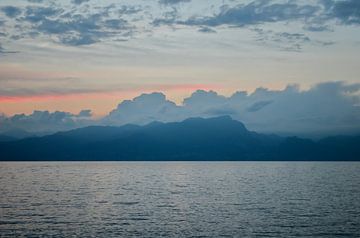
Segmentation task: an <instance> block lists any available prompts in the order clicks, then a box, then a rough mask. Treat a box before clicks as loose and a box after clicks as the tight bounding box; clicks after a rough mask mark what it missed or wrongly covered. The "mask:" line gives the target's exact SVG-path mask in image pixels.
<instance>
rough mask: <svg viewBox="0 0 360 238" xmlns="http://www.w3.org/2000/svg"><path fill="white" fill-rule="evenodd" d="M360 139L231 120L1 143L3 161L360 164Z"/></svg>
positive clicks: (102, 129)
mask: <svg viewBox="0 0 360 238" xmlns="http://www.w3.org/2000/svg"><path fill="white" fill-rule="evenodd" d="M359 148H360V136H357V137H356V136H353V137H350V136H344V137H341V136H339V137H328V138H325V139H322V140H319V141H312V140H309V139H302V138H298V137H288V138H283V137H280V136H276V135H265V134H259V133H256V132H252V131H249V130H247V129H246V127H245V126H244V125H243V124H242V123H241V122H239V121H236V120H233V119H231V117H229V116H222V117H216V118H208V119H203V118H189V119H187V120H184V121H182V122H171V123H162V122H152V123H150V124H148V125H145V126H137V125H131V124H129V125H125V126H121V127H110V126H90V127H84V128H80V129H75V130H71V131H66V132H59V133H56V134H53V135H49V136H43V137H33V138H26V139H21V140H16V141H7V142H0V151H1V152H0V153H1V154H0V155H1V160H3V161H5V160H6V161H39V160H49V161H67V160H69V161H72V160H76V161H78V160H86V161H91V160H94V161H105V160H119V161H121V160H125V161H139V160H148V161H155V160H156V161H158V160H160V161H161V160H164V161H165V160H207V161H209V160H210V161H211V160H217V161H247V160H257V161H276V160H289V161H291V160H305V161H306V160H310V161H311V160H339V161H345V160H360V149H359Z"/></svg>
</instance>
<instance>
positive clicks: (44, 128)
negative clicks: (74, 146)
mask: <svg viewBox="0 0 360 238" xmlns="http://www.w3.org/2000/svg"><path fill="white" fill-rule="evenodd" d="M90 117H91V111H90V110H82V111H81V112H80V113H79V114H77V115H76V114H71V113H69V112H60V111H55V112H49V111H34V112H33V113H32V114H30V115H25V114H16V115H14V116H11V117H6V116H4V115H2V116H0V121H1V125H0V131H2V132H4V131H9V130H13V129H21V130H25V131H28V132H35V133H52V132H57V131H63V130H70V129H73V128H77V127H82V126H86V125H89V124H92V123H94V122H93V121H92V120H91V118H90Z"/></svg>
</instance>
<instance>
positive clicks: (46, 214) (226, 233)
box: [0, 162, 360, 237]
mask: <svg viewBox="0 0 360 238" xmlns="http://www.w3.org/2000/svg"><path fill="white" fill-rule="evenodd" d="M0 186H1V187H0V188H1V194H0V209H1V210H0V234H1V237H8V236H9V237H18V236H26V237H39V236H52V237H71V236H82V237H161V236H164V237H295V236H296V237H344V236H345V237H360V163H328V162H324V163H321V162H317V163H305V162H269V163H262V162H133V163H132V162H101V163H87V162H61V163H54V162H50V163H47V162H44V163H43V162H41V163H40V162H35V163H0Z"/></svg>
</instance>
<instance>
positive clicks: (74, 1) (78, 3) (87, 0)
mask: <svg viewBox="0 0 360 238" xmlns="http://www.w3.org/2000/svg"><path fill="white" fill-rule="evenodd" d="M89 1H90V0H72V1H71V2H72V3H74V4H76V5H80V4H83V3H85V2H89Z"/></svg>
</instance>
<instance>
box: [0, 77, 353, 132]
mask: <svg viewBox="0 0 360 238" xmlns="http://www.w3.org/2000/svg"><path fill="white" fill-rule="evenodd" d="M224 115H229V116H231V117H232V118H233V119H236V120H239V121H241V122H243V123H244V124H245V125H246V126H247V127H248V128H249V129H251V130H254V131H258V132H265V133H279V134H283V135H302V136H307V135H319V136H321V135H330V134H344V133H356V132H360V123H359V122H360V84H345V83H343V82H327V83H321V84H317V85H315V86H314V87H312V88H310V89H308V90H300V88H299V87H298V86H296V85H290V86H287V87H286V88H285V89H283V90H270V89H267V88H261V87H260V88H257V89H256V90H255V91H254V92H252V93H247V92H245V91H238V92H235V93H234V94H233V95H231V96H228V97H227V96H223V95H219V94H218V93H217V92H215V91H204V90H197V91H195V92H194V93H193V94H192V95H191V96H190V97H188V98H185V99H184V100H183V103H182V104H181V105H176V104H175V103H174V102H172V101H170V100H168V99H166V96H165V95H164V94H162V93H158V92H155V93H150V94H141V95H140V96H138V97H135V98H134V99H132V100H125V101H123V102H121V103H120V104H119V105H118V106H117V108H115V109H114V110H112V111H111V112H110V113H109V114H108V115H106V116H105V117H104V118H102V119H99V120H92V119H91V111H90V110H83V111H81V112H80V113H79V114H71V113H68V112H52V113H51V112H48V111H35V112H34V113H32V114H30V115H24V114H18V115H14V116H12V117H6V116H4V115H2V116H0V131H3V130H5V129H9V128H17V129H23V130H27V131H30V132H37V131H49V132H53V131H60V130H69V129H73V128H77V127H81V126H86V125H93V124H99V125H113V126H120V125H125V124H129V123H131V124H138V125H144V124H147V123H150V122H153V121H162V122H173V121H182V120H184V119H186V118H189V117H204V118H209V117H216V116H224Z"/></svg>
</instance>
